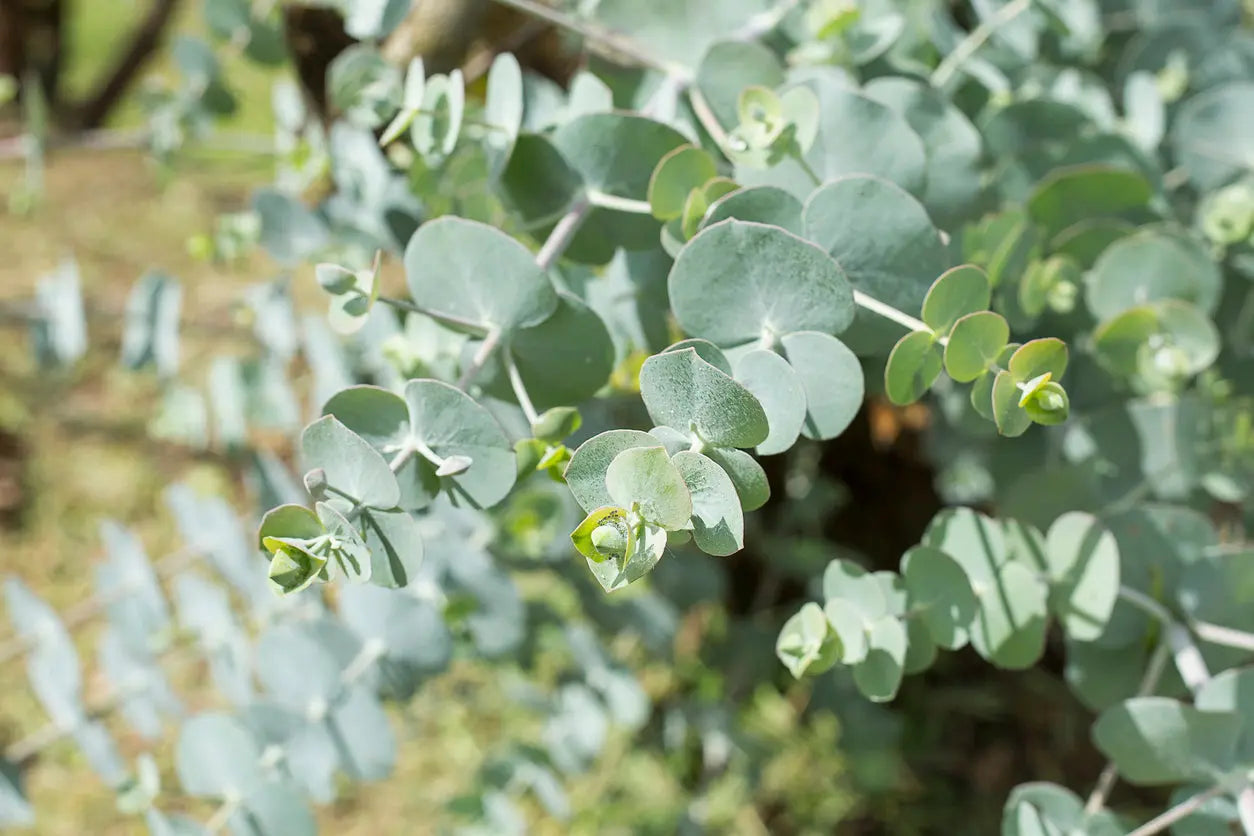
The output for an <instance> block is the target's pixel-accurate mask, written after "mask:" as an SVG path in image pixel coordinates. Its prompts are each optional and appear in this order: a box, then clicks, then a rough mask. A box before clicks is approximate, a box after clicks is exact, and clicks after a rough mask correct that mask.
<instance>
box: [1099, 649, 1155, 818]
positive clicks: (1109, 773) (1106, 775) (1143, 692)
mask: <svg viewBox="0 0 1254 836" xmlns="http://www.w3.org/2000/svg"><path fill="white" fill-rule="evenodd" d="M1169 658H1171V649H1170V648H1169V647H1167V643H1166V642H1163V641H1159V643H1158V645H1157V646H1156V647H1155V648H1154V653H1153V654H1152V655H1151V656H1150V660H1149V665H1147V666H1146V668H1145V675H1144V676H1143V677H1141V687H1139V688H1137V690H1136V693H1137V696H1138V697H1147V696H1149V695H1150V694H1152V693H1154V690H1155V689H1156V688H1157V687H1158V682H1159V680H1161V679H1162V676H1163V670H1164V669H1166V667H1167V660H1168V659H1169ZM1117 780H1119V767H1117V766H1115V762H1114V761H1109V762H1107V764H1106V767H1105V768H1104V769H1103V770H1102V774H1101V775H1100V776H1098V778H1097V785H1096V786H1095V787H1094V788H1093V792H1092V794H1090V795H1089V798H1088V801H1087V802H1086V803H1085V805H1084V812H1085V813H1086V814H1087V815H1090V816H1091V815H1093V814H1095V813H1097V812H1098V811H1099V810H1101V809H1102V808H1103V807H1105V806H1106V798H1107V797H1108V796H1109V795H1110V791H1111V790H1112V789H1114V787H1115V781H1117Z"/></svg>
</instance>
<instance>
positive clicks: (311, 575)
mask: <svg viewBox="0 0 1254 836" xmlns="http://www.w3.org/2000/svg"><path fill="white" fill-rule="evenodd" d="M262 545H263V546H264V547H265V548H266V550H267V551H269V552H270V553H271V554H272V555H273V557H272V559H271V560H270V572H269V578H270V585H271V587H272V588H273V589H274V591H275V592H276V593H278V594H279V595H291V594H292V593H294V592H300V591H301V590H302V589H304V588H306V587H307V586H309V585H310V584H312V583H313V582H314V581H315V580H316V579H317V578H318V576H319V575H321V574H323V573H324V571H325V569H326V565H327V559H326V557H325V556H324V555H319V554H315V553H314V551H313V546H314V543H313V542H312V541H308V540H300V539H296V538H289V537H267V538H265V540H263V541H262Z"/></svg>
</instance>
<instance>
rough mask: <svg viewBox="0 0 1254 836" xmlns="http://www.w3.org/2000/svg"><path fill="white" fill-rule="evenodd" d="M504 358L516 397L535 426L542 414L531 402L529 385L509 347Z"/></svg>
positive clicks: (510, 383)
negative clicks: (528, 391) (523, 377)
mask: <svg viewBox="0 0 1254 836" xmlns="http://www.w3.org/2000/svg"><path fill="white" fill-rule="evenodd" d="M504 358H505V371H506V372H507V373H508V374H509V385H510V387H511V388H513V390H514V397H515V398H517V399H518V405H519V406H521V407H522V411H523V414H524V415H526V416H527V421H528V423H530V424H531V426H533V427H534V426H535V425H536V422H537V421H538V420H540V414H539V413H538V412H536V407H535V404H533V403H532V402H531V395H529V394H528V393H527V386H526V385H525V384H524V383H523V379H522V375H521V374H519V372H518V364H517V363H515V362H514V355H513V354H512V353H511V352H510V351H509V349H508V348H507V349H506V350H505V353H504Z"/></svg>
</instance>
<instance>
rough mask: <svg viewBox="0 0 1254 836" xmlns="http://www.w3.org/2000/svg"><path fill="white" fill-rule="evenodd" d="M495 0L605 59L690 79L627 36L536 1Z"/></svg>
mask: <svg viewBox="0 0 1254 836" xmlns="http://www.w3.org/2000/svg"><path fill="white" fill-rule="evenodd" d="M495 2H496V3H499V4H500V5H502V6H508V7H509V8H511V9H515V10H516V11H520V12H522V13H523V14H527V15H531V16H532V17H536V18H539V19H541V20H543V21H546V22H548V23H551V24H553V25H554V26H557V27H559V28H561V29H565V30H567V31H569V32H573V33H575V34H576V35H579V36H581V37H582V38H583V39H584V40H585V41H587V42H588V44H589V46H590V47H591V48H592V50H593V51H595V52H598V53H600V54H601V55H602V56H603V57H605V58H609V59H611V60H613V59H621V58H628V59H630V60H631V61H634V62H635V63H637V64H640V65H642V66H645V67H649V68H650V69H654V70H657V71H659V72H663V73H666V74H667V75H669V76H674V77H675V78H680V79H683V80H684V81H685V83H687V82H690V81H691V80H692V71H691V70H689V69H688V68H687V67H685V66H683V65H681V64H676V63H674V62H672V61H667V60H665V59H662V58H659V57H657V56H656V55H652V54H650V53H649V51H648V50H647V49H645V48H644V47H642V46H641V45H640V44H637V43H636V42H635V41H633V40H631V39H630V38H627V37H624V36H622V35H620V34H618V33H616V32H611V31H609V30H606V29H603V28H601V27H600V26H598V25H596V24H594V23H591V22H589V21H586V20H580V19H579V18H577V17H575V16H574V15H570V14H567V13H566V12H563V11H560V10H558V9H555V8H553V7H552V6H549V5H546V4H544V3H538V2H536V0H495Z"/></svg>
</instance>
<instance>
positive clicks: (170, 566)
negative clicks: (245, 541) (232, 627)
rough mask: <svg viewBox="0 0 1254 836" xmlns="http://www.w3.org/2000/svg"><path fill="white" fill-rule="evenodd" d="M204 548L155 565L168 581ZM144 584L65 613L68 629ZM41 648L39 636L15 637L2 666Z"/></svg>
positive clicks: (128, 585) (1, 654) (1, 650)
mask: <svg viewBox="0 0 1254 836" xmlns="http://www.w3.org/2000/svg"><path fill="white" fill-rule="evenodd" d="M203 555H204V553H203V552H202V551H201V550H200V549H196V548H192V547H190V546H189V547H184V548H181V549H178V550H176V551H173V552H171V553H169V554H167V555H166V556H165V557H163V558H161V559H160V560H158V561H157V562H156V563H155V564H154V569H155V570H156V574H157V577H158V578H168V577H171V576H173V575H176V574H178V573H179V572H181V571H182V570H183V569H186V568H187V567H188V566H189V565H191V564H192V563H194V562H195V561H196V560H199V559H200V558H201V557H203ZM141 586H142V581H136V580H130V581H126V582H124V583H120V584H118V585H117V586H115V587H113V588H112V589H110V590H109V591H108V592H107V593H105V594H103V595H92V596H89V597H87V598H83V599H81V600H79V601H78V603H76V604H74V605H73V606H71V607H70V608H68V609H67V610H66V611H65V615H64V617H63V618H62V621H61V623H62V624H63V625H64V626H65V628H66V629H67V630H75V629H77V628H79V627H82V626H84V625H86V624H88V623H89V622H91V621H93V620H95V619H96V618H97V617H98V616H100V615H101V614H102V613H103V612H104V611H105V610H106V609H108V607H109V606H110V605H111V604H116V603H118V602H120V601H125V600H126V599H127V598H129V597H131V596H132V595H134V594H135V593H136V592H137V591H139V589H140V587H141ZM38 646H39V637H38V636H31V635H29V634H18V635H14V636H11V637H10V638H8V639H6V640H5V641H4V642H3V643H2V644H0V664H3V663H5V662H8V661H10V660H12V659H15V658H17V657H18V656H22V655H24V654H26V653H29V652H31V651H32V650H34V649H35V648H37V647H38Z"/></svg>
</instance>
